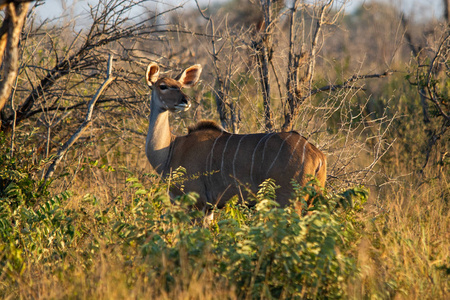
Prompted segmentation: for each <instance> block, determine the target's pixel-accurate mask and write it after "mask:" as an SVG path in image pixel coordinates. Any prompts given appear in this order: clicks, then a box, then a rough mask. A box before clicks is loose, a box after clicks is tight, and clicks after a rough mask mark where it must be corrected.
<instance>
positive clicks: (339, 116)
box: [0, 0, 450, 299]
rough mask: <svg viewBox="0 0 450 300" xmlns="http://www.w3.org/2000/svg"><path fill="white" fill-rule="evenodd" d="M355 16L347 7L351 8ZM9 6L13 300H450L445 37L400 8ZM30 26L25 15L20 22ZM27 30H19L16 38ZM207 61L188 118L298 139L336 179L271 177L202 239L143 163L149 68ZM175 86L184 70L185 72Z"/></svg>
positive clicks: (449, 51) (177, 122) (178, 125)
mask: <svg viewBox="0 0 450 300" xmlns="http://www.w3.org/2000/svg"><path fill="white" fill-rule="evenodd" d="M348 2H350V1H348ZM348 2H347V1H333V0H331V1H319V0H318V1H299V0H295V1H281V0H277V1H275V0H274V1H246V0H230V1H222V2H220V3H217V4H214V5H213V4H211V5H207V4H205V3H204V2H200V3H197V2H195V1H194V2H186V3H182V4H173V3H172V2H170V3H172V4H164V3H161V2H159V1H158V2H156V1H147V0H133V1H128V0H127V1H125V0H112V1H107V0H100V1H97V2H91V4H90V5H88V4H87V3H85V4H84V3H83V5H84V6H83V9H82V12H80V11H79V10H78V9H75V8H73V7H70V5H68V3H66V2H63V3H65V4H66V11H65V13H64V15H62V16H61V17H60V18H57V19H54V20H49V19H44V18H43V17H42V16H43V13H42V11H41V9H42V6H41V5H42V2H41V1H35V2H31V3H27V2H26V1H19V0H17V1H0V5H1V6H0V7H1V8H2V9H3V13H2V17H1V18H2V27H1V28H0V36H1V38H0V50H1V51H0V52H1V53H2V56H0V59H1V63H2V67H1V77H0V78H1V82H0V121H1V123H0V124H1V127H0V297H1V298H5V299H16V298H20V299H49V298H50V299H62V298H74V299H85V298H88V299H129V298H151V299H178V298H182V299H237V298H239V299H240V298H245V299H252V298H261V299H272V298H277V299H286V298H287V299H291V298H294V299H310V298H314V299H316V298H318V299H325V298H327V299H328V298H345V299H347V298H351V299H391V298H396V299H448V298H449V297H450V280H449V274H450V243H449V241H450V215H449V199H450V183H449V163H450V157H449V154H448V151H449V146H450V145H449V137H450V134H449V132H450V130H449V127H450V111H449V107H450V102H449V101H450V67H449V64H450V29H449V28H450V27H449V13H446V12H448V11H449V10H448V4H449V1H442V7H443V8H445V9H443V11H444V13H443V14H442V15H435V16H433V15H431V14H429V15H428V17H426V18H421V17H420V16H417V15H414V14H405V13H404V12H403V11H402V10H400V9H399V8H398V6H397V3H396V1H391V2H389V3H387V2H381V1H366V2H364V4H361V6H359V7H357V8H356V9H355V10H351V11H349V10H347V9H346V8H348V6H347V5H348ZM24 12H26V13H24ZM22 23H23V26H22ZM151 61H154V62H157V63H158V64H159V65H160V66H161V68H162V69H163V71H164V70H175V71H180V70H181V69H183V68H184V67H187V66H190V65H192V64H196V63H199V64H201V65H202V66H203V73H202V77H201V82H200V83H199V84H198V85H197V86H196V87H195V88H194V89H192V90H191V91H186V92H187V93H189V95H190V97H191V98H192V100H193V107H192V108H191V110H190V111H188V112H186V113H183V114H178V115H175V116H174V117H173V118H172V120H171V122H172V130H173V132H175V133H177V134H185V133H187V126H188V125H191V124H193V123H195V121H196V120H199V119H213V120H216V121H217V122H218V123H220V124H221V125H222V126H223V127H224V128H226V129H227V130H228V131H230V132H240V133H251V132H271V131H274V130H292V129H295V130H297V131H299V132H300V133H301V134H302V135H304V136H305V137H307V138H308V139H309V140H311V141H312V142H313V143H314V144H315V145H316V146H317V147H318V148H319V149H321V150H322V151H323V152H324V153H325V154H326V155H327V157H328V178H327V184H326V186H325V187H320V188H319V189H320V190H322V192H321V193H318V192H317V189H316V188H315V187H316V185H317V182H316V181H315V179H314V178H311V181H310V183H309V184H308V185H307V186H305V187H302V186H299V185H298V184H297V183H296V182H294V181H293V182H292V184H293V186H294V190H295V193H294V194H293V195H292V201H293V202H298V201H299V202H304V201H305V199H306V197H313V198H314V206H313V207H310V208H309V209H308V210H309V211H305V212H304V214H303V215H298V214H297V212H296V211H295V209H293V206H292V207H287V208H284V209H282V208H279V207H278V205H277V203H276V199H275V196H274V194H275V192H274V191H275V190H276V188H277V183H276V182H274V181H273V180H270V179H268V180H267V181H265V182H264V183H263V184H262V185H261V186H260V190H259V192H258V193H257V194H255V195H253V196H252V197H251V198H252V199H250V200H255V201H256V203H257V204H256V205H255V206H254V207H248V206H246V205H245V203H241V202H240V201H239V198H238V197H236V198H235V199H234V200H233V201H230V202H229V203H228V204H227V206H226V207H225V208H223V209H220V210H217V211H216V212H215V219H214V221H213V222H212V223H211V224H209V225H204V224H203V222H202V217H203V215H202V214H203V213H202V212H200V211H197V210H194V209H191V208H190V207H191V205H192V204H193V203H195V201H196V195H195V193H187V194H186V195H184V196H182V197H178V198H176V199H170V198H169V195H168V189H169V186H170V184H171V182H173V181H175V180H176V181H178V180H180V178H181V179H182V178H183V170H182V169H179V170H176V171H174V173H173V174H172V175H171V180H167V181H162V180H161V178H160V177H159V176H157V175H156V173H155V172H154V171H153V170H152V169H151V167H150V165H149V163H148V161H147V159H146V157H145V153H144V152H145V151H144V144H145V135H146V130H147V126H148V115H149V98H148V96H149V90H148V88H147V87H146V84H145V79H144V73H145V69H146V66H147V64H148V63H149V62H151ZM173 75H175V74H173Z"/></svg>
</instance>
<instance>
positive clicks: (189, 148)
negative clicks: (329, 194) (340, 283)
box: [145, 63, 326, 211]
mask: <svg viewBox="0 0 450 300" xmlns="http://www.w3.org/2000/svg"><path fill="white" fill-rule="evenodd" d="M201 71H202V67H201V66H200V65H194V66H191V67H189V68H187V69H186V70H184V71H183V72H182V73H181V74H180V75H178V76H177V77H176V78H175V79H172V78H168V77H162V78H160V77H159V66H158V65H157V64H155V63H150V64H149V66H148V67H147V73H146V80H147V84H148V85H149V86H150V88H151V89H152V94H151V104H150V108H151V113H150V118H149V119H150V125H149V129H148V135H147V140H146V147H145V150H146V155H147V158H148V160H149V162H150V164H151V165H152V166H153V168H154V169H155V170H156V171H157V172H158V173H159V174H161V175H163V177H164V176H166V175H168V174H170V172H171V171H173V170H175V169H177V168H178V167H180V166H181V167H183V168H185V169H186V175H187V180H186V181H185V182H184V183H183V184H184V189H185V190H186V191H195V192H197V193H198V194H199V195H200V197H199V199H198V201H197V204H196V206H197V208H198V209H201V210H203V211H207V210H209V208H210V207H211V206H209V205H212V206H217V207H219V208H221V207H223V206H224V205H225V203H226V202H227V201H228V200H229V199H230V198H231V197H232V196H234V195H240V196H242V190H244V191H245V190H246V189H241V187H242V186H243V185H245V186H247V188H248V189H250V190H251V191H253V192H256V191H257V190H258V185H259V184H261V183H262V182H263V181H264V180H265V179H267V178H272V179H274V180H275V182H276V184H278V185H280V188H279V189H278V190H277V198H276V201H277V202H278V203H279V204H280V205H281V206H282V207H284V206H286V205H288V204H289V199H290V197H291V195H292V186H291V183H290V181H291V179H292V178H294V179H296V180H297V181H298V182H299V183H300V184H301V185H305V184H306V183H307V181H308V178H307V176H306V175H307V174H311V175H314V176H316V177H317V179H318V180H319V182H320V184H321V185H322V186H324V184H325V178H326V157H325V155H324V154H323V153H322V152H321V151H320V150H318V149H317V148H316V147H315V146H314V145H312V144H311V143H309V142H308V141H307V140H306V139H305V138H304V137H302V136H301V135H300V134H298V133H297V132H294V131H291V132H277V133H257V134H232V133H229V132H226V131H225V130H224V129H222V128H221V127H220V126H219V125H217V124H216V123H214V122H212V121H201V122H199V123H198V124H197V125H195V126H194V127H191V128H189V133H188V134H187V135H185V136H175V135H173V134H172V133H171V132H170V127H169V112H181V111H185V110H187V109H189V107H190V104H189V100H188V97H187V96H186V95H185V94H184V93H183V92H182V90H181V89H182V88H183V87H192V86H194V85H195V84H196V83H197V81H198V79H199V77H200V73H201ZM172 192H173V193H175V194H180V193H181V191H180V190H174V191H172Z"/></svg>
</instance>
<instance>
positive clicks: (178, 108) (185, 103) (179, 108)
mask: <svg viewBox="0 0 450 300" xmlns="http://www.w3.org/2000/svg"><path fill="white" fill-rule="evenodd" d="M189 108H191V101H189V98H188V97H187V96H186V95H184V98H183V100H181V103H179V104H177V105H175V112H183V111H187V110H188V109H189Z"/></svg>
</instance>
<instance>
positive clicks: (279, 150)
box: [266, 132, 292, 177]
mask: <svg viewBox="0 0 450 300" xmlns="http://www.w3.org/2000/svg"><path fill="white" fill-rule="evenodd" d="M291 135H292V132H290V133H289V135H288V136H287V138H285V139H284V140H283V142H282V143H281V146H280V149H278V153H277V156H275V159H274V160H273V162H272V164H271V165H270V167H269V169H267V171H266V177H267V176H268V175H269V172H270V170H271V169H272V167H273V165H274V164H275V162H276V161H277V159H278V156H280V153H281V149H282V148H283V145H284V143H286V140H287V139H288V138H290V137H291Z"/></svg>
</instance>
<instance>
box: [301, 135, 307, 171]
mask: <svg viewBox="0 0 450 300" xmlns="http://www.w3.org/2000/svg"><path fill="white" fill-rule="evenodd" d="M306 144H308V141H305V144H304V145H303V156H302V166H303V163H304V162H305V152H306Z"/></svg>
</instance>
